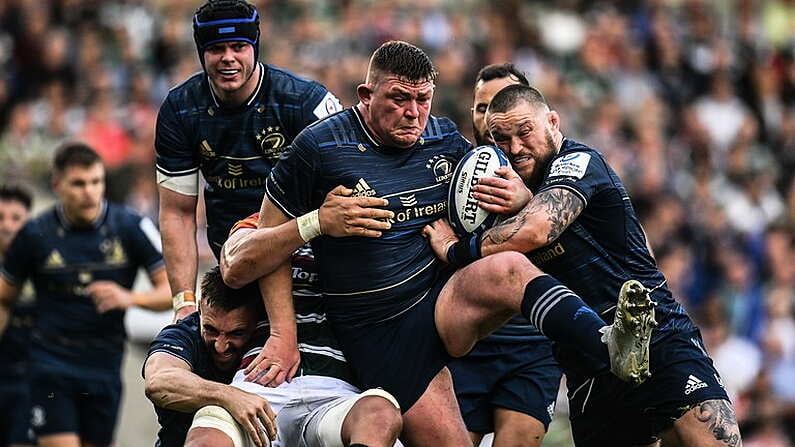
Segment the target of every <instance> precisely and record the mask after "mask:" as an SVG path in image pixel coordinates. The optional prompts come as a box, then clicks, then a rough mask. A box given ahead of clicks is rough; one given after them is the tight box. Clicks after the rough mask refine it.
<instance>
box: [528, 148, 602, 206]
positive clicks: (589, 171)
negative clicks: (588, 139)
mask: <svg viewBox="0 0 795 447" xmlns="http://www.w3.org/2000/svg"><path fill="white" fill-rule="evenodd" d="M609 185H611V180H610V175H609V172H608V168H607V165H606V164H605V163H604V160H603V159H602V157H599V156H598V154H596V153H594V152H592V151H578V150H575V151H567V152H564V153H561V154H559V155H558V156H557V157H555V158H554V159H553V160H552V162H551V163H550V165H549V169H548V170H547V173H546V176H545V177H544V181H543V182H542V183H541V187H540V188H539V192H541V191H544V190H547V189H552V188H564V189H568V190H569V191H571V192H573V193H574V194H575V195H576V196H577V197H579V198H580V199H581V200H582V201H583V205H587V204H588V202H589V201H590V200H591V198H592V197H593V196H594V195H595V194H596V193H597V192H599V191H601V190H602V189H604V188H605V187H606V186H609Z"/></svg>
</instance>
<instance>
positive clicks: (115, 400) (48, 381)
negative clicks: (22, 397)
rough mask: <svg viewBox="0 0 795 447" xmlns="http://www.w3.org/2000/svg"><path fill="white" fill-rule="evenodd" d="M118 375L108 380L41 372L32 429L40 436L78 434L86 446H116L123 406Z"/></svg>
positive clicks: (33, 390) (34, 389) (34, 392)
mask: <svg viewBox="0 0 795 447" xmlns="http://www.w3.org/2000/svg"><path fill="white" fill-rule="evenodd" d="M121 389H122V385H121V379H120V377H119V375H118V374H116V376H115V377H108V378H107V379H105V380H97V379H93V380H92V379H85V378H80V377H66V376H63V375H58V374H48V373H46V372H43V371H39V372H36V373H34V374H33V377H32V381H31V404H32V409H31V425H32V426H33V430H34V431H35V432H36V435H37V436H46V435H50V434H56V433H75V434H77V435H78V436H79V437H80V440H81V441H82V442H84V443H88V444H94V445H98V446H102V445H110V444H111V443H112V442H113V431H114V429H115V428H116V418H117V416H118V412H119V403H120V402H121Z"/></svg>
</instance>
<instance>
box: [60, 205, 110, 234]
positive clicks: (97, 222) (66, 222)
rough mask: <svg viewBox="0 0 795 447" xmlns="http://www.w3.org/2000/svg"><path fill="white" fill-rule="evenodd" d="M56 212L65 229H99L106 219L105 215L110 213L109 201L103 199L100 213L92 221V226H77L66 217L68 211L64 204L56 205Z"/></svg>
mask: <svg viewBox="0 0 795 447" xmlns="http://www.w3.org/2000/svg"><path fill="white" fill-rule="evenodd" d="M55 211H56V214H57V216H58V221H59V222H60V223H61V226H62V227H63V228H64V229H65V230H70V231H71V230H84V229H86V228H88V229H94V230H95V229H97V228H99V227H100V225H102V222H104V221H105V216H106V215H107V214H108V201H107V200H102V204H101V205H100V208H99V214H97V218H96V219H94V222H92V223H91V226H90V227H77V226H75V225H74V224H72V222H71V221H70V220H69V218H67V217H66V212H65V211H64V209H63V204H62V203H59V204H58V206H56V207H55Z"/></svg>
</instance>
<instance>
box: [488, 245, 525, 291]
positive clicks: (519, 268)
mask: <svg viewBox="0 0 795 447" xmlns="http://www.w3.org/2000/svg"><path fill="white" fill-rule="evenodd" d="M484 260H485V261H488V265H487V268H488V269H489V274H490V276H491V277H493V278H494V281H495V282H499V283H500V284H513V283H525V282H527V276H528V275H529V274H531V273H532V272H534V271H537V270H538V268H536V267H535V266H534V265H533V264H532V263H531V262H530V260H529V259H527V256H525V255H523V254H522V253H519V252H517V251H504V252H500V253H495V254H493V255H491V256H488V257H486V258H484Z"/></svg>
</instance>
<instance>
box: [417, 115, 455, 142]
mask: <svg viewBox="0 0 795 447" xmlns="http://www.w3.org/2000/svg"><path fill="white" fill-rule="evenodd" d="M457 132H458V127H457V126H456V125H455V123H454V122H453V121H452V120H451V119H450V118H447V117H444V116H441V117H440V116H434V115H431V116H429V117H428V123H427V124H425V131H424V132H423V135H422V136H423V138H426V139H435V138H444V137H446V136H449V135H452V134H454V133H457Z"/></svg>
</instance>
